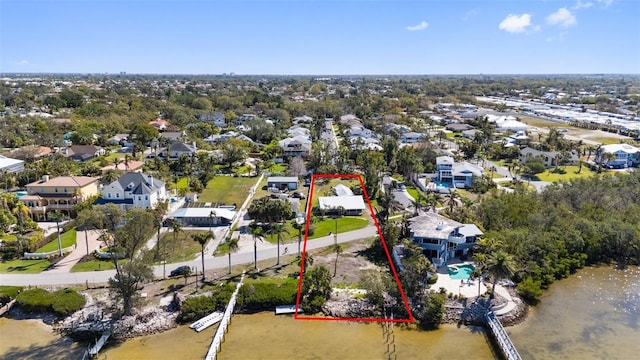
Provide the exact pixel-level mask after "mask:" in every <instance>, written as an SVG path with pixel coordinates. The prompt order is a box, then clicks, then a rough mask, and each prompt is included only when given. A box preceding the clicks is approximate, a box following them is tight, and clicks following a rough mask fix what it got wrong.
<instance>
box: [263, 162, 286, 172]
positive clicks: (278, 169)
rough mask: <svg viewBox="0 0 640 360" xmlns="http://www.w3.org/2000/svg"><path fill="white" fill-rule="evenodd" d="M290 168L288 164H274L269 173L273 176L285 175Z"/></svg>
mask: <svg viewBox="0 0 640 360" xmlns="http://www.w3.org/2000/svg"><path fill="white" fill-rule="evenodd" d="M288 168H289V167H288V166H287V164H273V165H272V166H271V167H270V168H269V169H267V171H269V172H271V173H273V174H284V173H285V172H286V171H287V169H288Z"/></svg>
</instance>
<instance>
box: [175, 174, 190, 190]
mask: <svg viewBox="0 0 640 360" xmlns="http://www.w3.org/2000/svg"><path fill="white" fill-rule="evenodd" d="M187 184H188V182H187V178H186V177H183V178H181V179H180V180H178V183H177V184H176V186H177V187H178V191H180V190H182V189H185V190H186V189H187Z"/></svg>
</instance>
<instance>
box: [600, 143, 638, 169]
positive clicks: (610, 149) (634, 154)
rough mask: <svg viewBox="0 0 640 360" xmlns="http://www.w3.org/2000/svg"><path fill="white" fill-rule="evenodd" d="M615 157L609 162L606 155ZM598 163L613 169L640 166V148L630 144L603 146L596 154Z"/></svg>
mask: <svg viewBox="0 0 640 360" xmlns="http://www.w3.org/2000/svg"><path fill="white" fill-rule="evenodd" d="M607 153H608V154H613V155H615V158H614V159H611V160H607V159H606V158H605V155H604V154H607ZM596 161H597V162H599V163H601V164H606V165H607V166H610V167H613V168H628V167H633V166H638V165H639V164H640V148H637V147H635V146H632V145H629V144H609V145H602V146H601V147H600V150H599V151H598V153H597V154H596Z"/></svg>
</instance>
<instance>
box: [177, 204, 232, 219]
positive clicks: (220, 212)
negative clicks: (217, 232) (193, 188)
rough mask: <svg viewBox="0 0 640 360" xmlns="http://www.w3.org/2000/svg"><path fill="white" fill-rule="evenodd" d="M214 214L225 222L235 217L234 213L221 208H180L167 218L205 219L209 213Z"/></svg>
mask: <svg viewBox="0 0 640 360" xmlns="http://www.w3.org/2000/svg"><path fill="white" fill-rule="evenodd" d="M212 211H213V212H214V213H215V214H216V217H220V218H224V219H227V220H233V217H234V216H235V215H236V212H235V211H232V210H229V209H223V208H211V207H203V208H180V209H178V210H176V211H174V212H172V213H171V214H170V215H169V217H172V218H207V217H209V215H210V214H211V212H212Z"/></svg>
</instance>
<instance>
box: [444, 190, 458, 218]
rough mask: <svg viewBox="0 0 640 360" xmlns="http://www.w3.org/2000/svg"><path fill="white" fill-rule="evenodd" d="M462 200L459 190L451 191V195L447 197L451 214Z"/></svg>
mask: <svg viewBox="0 0 640 360" xmlns="http://www.w3.org/2000/svg"><path fill="white" fill-rule="evenodd" d="M459 201H460V194H458V192H457V191H455V190H453V191H449V197H448V198H447V205H448V206H449V214H452V213H453V210H454V209H455V208H456V207H457V206H458V202H459Z"/></svg>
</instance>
